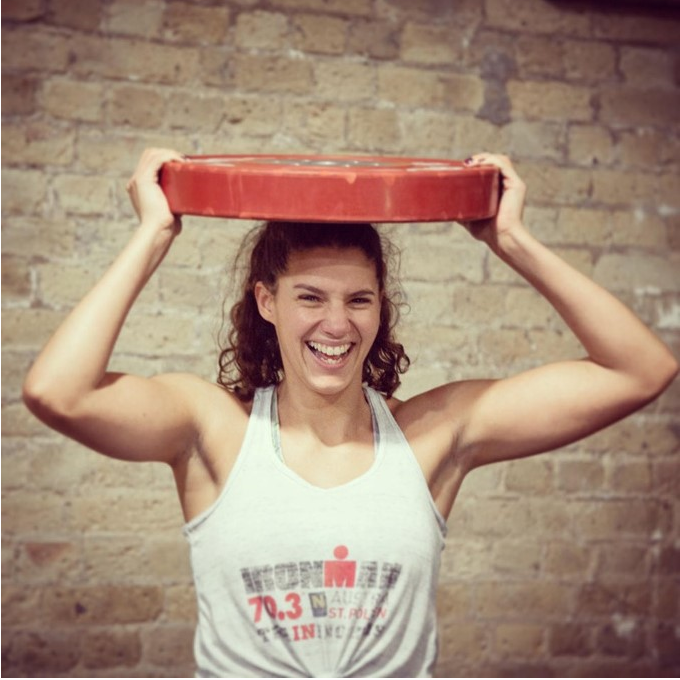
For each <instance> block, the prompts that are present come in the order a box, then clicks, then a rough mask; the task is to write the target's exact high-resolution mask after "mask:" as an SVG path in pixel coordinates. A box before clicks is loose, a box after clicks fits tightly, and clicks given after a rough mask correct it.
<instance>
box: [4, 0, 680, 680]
mask: <svg viewBox="0 0 680 680" xmlns="http://www.w3.org/2000/svg"><path fill="white" fill-rule="evenodd" d="M677 12H678V10H674V11H672V10H670V9H668V8H667V7H666V8H665V9H664V8H660V5H659V4H657V3H655V2H646V3H645V2H642V3H638V4H637V5H635V4H631V3H630V2H623V1H621V2H615V1H613V0H612V2H606V3H602V2H595V1H594V0H593V1H591V2H587V1H586V2H578V3H576V2H570V1H568V0H563V1H558V0H554V1H549V0H230V1H220V0H196V1H193V2H189V1H186V0H185V1H184V2H175V1H171V0H101V1H98V0H5V2H3V6H2V19H3V34H2V39H3V48H4V49H3V52H2V56H3V80H2V95H3V96H2V114H3V128H2V133H3V134H2V163H3V174H2V189H3V199H4V200H3V203H2V211H3V223H2V237H3V239H2V246H3V255H2V264H3V267H2V304H3V312H2V313H3V327H2V332H3V349H2V359H3V363H2V368H3V380H2V416H3V418H2V425H3V450H2V473H3V474H2V494H3V500H2V513H3V523H2V531H3V544H2V559H3V562H2V581H3V584H2V585H3V588H2V605H3V606H2V623H3V635H2V666H3V675H27V676H36V675H47V676H110V675H117V676H143V675H148V676H174V675H182V674H187V675H191V674H192V673H193V667H192V657H191V643H192V633H193V625H194V620H195V605H194V594H193V590H192V585H191V575H190V569H189V563H188V550H187V547H186V545H185V543H184V539H183V537H182V535H181V531H180V528H181V524H182V518H181V514H180V510H179V506H178V503H177V501H176V499H175V496H174V489H173V483H172V479H171V475H170V473H169V472H168V471H167V470H166V469H164V468H162V467H154V466H153V465H131V464H124V463H119V462H116V461H111V460H107V459H104V458H102V457H99V456H96V455H94V454H92V453H91V452H89V451H87V450H85V449H83V448H82V447H80V446H78V445H76V444H73V443H71V442H69V441H67V440H65V439H63V438H62V437H60V436H58V435H55V434H53V433H51V432H50V431H48V430H47V429H46V428H44V427H43V426H42V425H41V424H40V423H38V422H37V421H36V420H34V419H32V418H31V417H30V416H29V415H28V413H27V412H26V410H25V409H24V407H23V406H22V404H21V401H20V385H21V381H22V378H23V375H24V374H25V371H26V369H27V367H28V366H29V364H30V362H31V360H32V359H33V357H34V356H35V354H36V352H37V351H38V349H39V348H40V347H41V345H42V344H43V343H44V342H45V341H46V339H47V338H48V336H49V335H50V333H51V332H52V330H53V329H54V328H55V326H56V325H57V324H58V323H59V321H60V320H61V319H62V318H63V317H64V315H65V314H66V312H67V310H68V309H69V308H70V307H71V306H72V305H73V303H74V302H75V301H77V300H78V299H79V298H80V296H82V295H83V293H84V292H85V291H86V290H87V289H88V287H89V286H90V285H91V284H92V282H93V281H94V280H95V279H96V277H97V276H98V275H99V274H100V273H101V272H102V270H103V268H104V267H105V266H106V265H107V263H108V262H109V261H110V260H111V259H112V257H113V255H114V254H115V253H116V252H117V250H118V249H119V248H120V247H121V245H122V244H123V243H124V242H125V240H126V239H127V238H128V236H129V235H130V233H131V231H132V230H133V229H134V219H133V214H132V211H131V208H130V207H129V205H128V202H127V197H126V195H125V191H124V184H125V181H126V179H127V177H128V176H129V174H130V173H131V171H132V169H133V168H134V165H135V163H136V160H137V158H138V156H139V154H140V153H141V151H142V149H143V148H144V147H146V146H150V145H154V146H172V147H175V148H177V149H179V150H182V151H184V152H187V153H238V152H290V153H293V152H353V153H372V152H374V153H385V154H401V155H413V154H418V155H423V156H445V157H453V158H464V157H466V156H468V155H470V154H471V153H473V152H475V151H478V150H483V149H488V150H498V151H503V152H506V153H508V154H510V155H511V156H512V157H513V158H514V159H515V161H516V162H517V165H518V168H519V170H520V172H521V173H522V175H523V176H524V177H525V178H526V180H527V182H528V184H529V197H528V207H527V211H526V218H527V221H528V224H529V226H530V227H531V229H532V230H533V231H534V233H536V234H537V235H538V236H539V237H540V238H541V239H542V240H543V241H544V242H546V243H547V244H549V245H550V246H551V247H553V248H554V249H555V250H556V251H558V252H559V253H560V254H562V255H563V256H564V257H565V258H566V259H567V260H569V261H570V262H572V263H573V264H574V265H575V266H576V267H578V268H579V269H581V270H583V271H584V272H586V273H587V274H589V275H591V276H593V277H594V278H595V279H596V280H597V281H599V282H601V283H602V284H604V285H605V286H607V287H609V288H610V289H611V290H613V291H614V292H615V293H616V294H618V295H619V296H620V297H621V298H622V299H624V300H625V301H626V302H627V303H628V304H630V305H631V306H632V307H633V308H634V309H635V310H636V311H637V312H638V313H639V314H640V315H641V316H642V318H643V319H644V320H645V321H646V322H647V323H649V324H650V325H651V326H653V327H654V328H656V329H657V331H658V332H659V333H660V334H661V336H662V337H663V338H665V339H666V340H667V341H668V342H669V343H670V344H671V345H672V346H674V347H675V348H676V350H678V345H679V344H680V276H679V274H678V272H679V271H680V269H679V267H678V265H679V263H680V181H679V180H680V136H679V132H678V131H679V128H678V121H679V112H680V60H679V59H678V45H680V17H679V16H678V13H677ZM249 226H250V225H247V224H244V223H239V222H238V221H229V222H225V221H218V220H210V219H198V218H186V219H185V229H184V232H183V234H182V236H181V237H180V239H178V241H177V242H176V244H175V246H174V247H173V250H172V252H171V253H170V254H169V256H168V258H167V260H166V262H165V263H164V264H163V266H162V268H161V269H160V271H159V272H158V274H157V275H156V277H155V278H154V279H153V280H152V281H151V283H150V284H149V286H148V288H147V289H146V290H145V291H144V293H143V295H142V296H141V299H140V300H139V303H138V304H137V306H136V307H135V309H134V310H133V312H132V314H131V316H130V320H129V323H128V325H127V327H126V329H125V331H124V333H123V335H122V337H121V339H120V343H119V345H118V348H117V352H116V356H115V359H114V367H115V368H116V369H120V370H128V371H135V372H139V373H142V374H145V375H148V374H153V373H156V372H159V371H167V370H187V371H192V372H196V373H199V374H201V375H204V376H205V377H207V378H210V379H212V378H213V377H214V375H215V357H216V349H215V340H214V338H215V334H216V332H217V330H218V328H219V324H220V305H221V299H222V297H223V291H224V290H225V286H227V285H228V283H229V272H228V263H229V260H230V258H231V256H232V254H233V253H234V250H235V248H236V245H237V243H238V241H239V239H240V238H241V236H242V234H243V233H244V232H245V231H246V228H247V227H249ZM388 231H389V232H390V233H391V234H392V235H393V238H394V240H395V241H396V242H397V243H398V244H399V245H400V246H401V247H403V249H404V253H403V261H402V275H403V278H404V284H405V289H406V294H407V297H408V302H409V304H410V305H411V312H410V313H409V314H408V315H407V316H406V317H405V319H404V321H403V325H402V330H401V337H402V338H403V340H404V341H405V343H406V345H407V347H408V348H409V350H410V354H411V356H412V358H413V359H414V366H413V368H412V370H411V372H410V373H409V374H408V376H407V379H406V380H405V383H404V386H403V388H402V391H401V396H408V395H409V394H412V393H414V392H415V391H417V390H421V389H424V388H426V387H429V386H432V385H434V384H437V383H440V382H441V381H444V380H452V379H459V378H467V377H472V376H500V375H504V374H506V373H508V372H514V371H518V370H520V369H524V368H527V367H530V366H534V365H536V364H540V363H543V362H545V361H549V360H551V359H555V358H561V357H567V356H573V355H574V354H575V353H578V351H579V350H578V348H577V347H576V346H575V343H574V341H573V340H572V338H571V337H570V335H569V334H568V333H567V332H566V329H565V327H564V326H563V324H562V323H561V322H560V321H559V320H558V319H557V318H556V317H555V315H554V314H553V313H552V311H551V310H550V309H549V308H548V306H547V305H546V304H545V303H544V302H543V301H542V300H541V299H540V298H538V296H537V295H536V294H535V293H534V292H533V291H532V290H531V289H530V288H528V287H527V286H526V285H525V284H524V283H523V282H522V281H521V280H519V279H518V278H517V277H516V276H515V275H514V274H513V273H512V272H511V271H509V270H508V269H507V268H506V267H505V266H503V265H502V264H501V263H499V262H497V261H496V260H495V259H493V258H491V257H489V255H488V253H487V252H486V251H485V249H484V248H483V247H482V246H481V245H480V244H478V243H476V242H474V241H472V240H471V239H470V238H469V237H468V236H467V234H466V233H464V232H463V230H462V229H461V228H460V227H458V226H456V225H452V224H430V225H399V226H390V227H389V228H388ZM679 406H680V389H679V388H678V385H677V384H676V385H675V386H674V387H672V388H671V389H670V390H669V391H668V392H667V393H666V394H664V395H663V397H662V398H661V399H659V400H658V401H657V402H656V403H654V404H652V405H651V406H649V407H648V408H646V409H645V410H644V411H642V412H640V413H638V414H636V415H635V416H633V417H631V418H629V419H627V420H625V421H624V422H622V423H620V424H618V425H616V426H613V427H611V428H609V429H608V430H606V431H604V432H602V433H600V434H598V435H596V436H593V437H591V438H589V439H587V440H585V441H583V442H581V443H579V444H577V445H574V446H570V447H568V448H566V449H563V450H560V451H556V452H554V453H552V454H549V455H545V456H542V457H537V458H534V459H527V460H522V461H518V462H511V463H508V464H503V465H497V466H495V467H490V468H487V469H482V470H479V471H476V472H474V473H473V474H472V475H471V476H470V478H469V479H468V480H467V481H466V482H465V484H464V487H463V490H462V493H461V496H460V500H459V501H458V504H457V507H456V508H455V509H454V512H453V514H452V517H451V520H450V523H449V524H450V533H449V537H448V542H447V548H446V551H445V553H444V560H443V571H442V580H441V589H440V596H439V603H438V608H439V618H440V626H441V653H440V659H439V663H438V667H437V673H438V675H440V676H461V675H492V676H493V675H504V676H514V675H529V676H531V675H547V676H551V675H554V676H570V675H571V676H573V675H576V676H584V675H585V676H590V675H595V676H598V675H600V676H601V675H672V674H677V673H678V672H679V671H680V639H678V638H679V636H680V627H679V622H680V604H679V603H680V578H679V577H680V501H679V500H678V499H679V497H680V493H679V492H680V460H679V457H678V438H679V436H680V425H679V424H678V419H677V414H678V407H679Z"/></svg>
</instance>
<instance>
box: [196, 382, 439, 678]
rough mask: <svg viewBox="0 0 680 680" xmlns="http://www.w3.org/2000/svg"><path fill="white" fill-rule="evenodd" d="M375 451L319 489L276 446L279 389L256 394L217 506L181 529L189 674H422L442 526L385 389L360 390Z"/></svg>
mask: <svg viewBox="0 0 680 680" xmlns="http://www.w3.org/2000/svg"><path fill="white" fill-rule="evenodd" d="M364 390H365V394H366V398H367V399H368V401H369V404H370V406H371V411H372V414H373V432H374V442H375V458H374V461H373V464H372V466H371V468H370V469H369V470H367V471H366V472H365V473H364V474H363V475H361V476H360V477H357V478H356V479H353V480H352V481H350V482H348V483H346V484H343V485H341V486H337V487H333V488H325V489H324V488H319V487H316V486H314V485H312V484H310V483H309V482H307V481H305V480H304V479H302V478H301V477H300V476H299V475H297V474H296V473H295V472H293V471H292V470H291V469H290V468H288V467H287V466H286V464H285V462H284V461H283V458H282V456H281V454H280V444H279V438H278V415H277V409H276V392H275V388H274V387H273V386H272V387H268V388H263V389H259V390H257V392H256V394H255V397H254V402H253V408H252V412H251V416H250V420H249V423H248V427H247V430H246V435H245V438H244V441H243V445H242V447H241V450H240V452H239V455H238V457H237V459H236V463H235V465H234V468H233V470H232V472H231V474H230V476H229V479H228V481H227V483H226V485H225V487H224V489H223V490H222V492H221V494H220V496H219V498H218V499H217V500H216V501H215V503H214V504H213V505H212V506H211V507H210V508H208V509H207V510H206V511H204V512H203V513H202V514H200V515H199V516H197V517H196V518H194V519H193V520H192V521H190V522H189V523H188V524H186V525H185V527H184V533H185V535H186V537H187V539H188V541H189V545H190V549H191V562H192V568H193V573H194V579H195V585H196V595H197V600H198V626H197V629H196V636H195V642H194V653H195V658H196V664H197V672H196V674H197V677H317V678H320V677H321V678H322V677H429V676H431V675H432V670H433V666H434V663H435V660H436V654H437V631H436V612H435V595H436V585H437V578H438V573H439V564H440V555H441V550H442V548H443V546H444V536H445V532H446V524H445V522H444V520H443V518H442V516H441V515H440V513H439V512H438V510H437V508H436V506H435V504H434V502H433V500H432V497H431V495H430V491H429V489H428V487H427V484H426V482H425V478H424V476H423V474H422V471H421V469H420V467H419V465H418V463H417V461H416V459H415V457H414V454H413V452H412V450H411V448H410V446H409V444H408V443H407V441H406V439H405V437H404V435H403V433H402V432H401V430H400V429H399V427H398V425H397V424H396V422H395V420H394V418H393V417H392V414H391V413H390V411H389V408H388V406H387V403H386V402H385V400H384V399H383V397H382V396H381V395H380V394H378V393H377V392H376V391H374V390H372V389H371V388H368V387H366V388H364Z"/></svg>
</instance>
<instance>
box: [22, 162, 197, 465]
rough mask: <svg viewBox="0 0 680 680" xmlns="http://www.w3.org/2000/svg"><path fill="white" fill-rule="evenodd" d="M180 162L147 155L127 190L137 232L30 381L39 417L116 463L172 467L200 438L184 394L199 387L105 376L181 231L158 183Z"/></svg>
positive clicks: (27, 397)
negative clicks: (164, 170)
mask: <svg viewBox="0 0 680 680" xmlns="http://www.w3.org/2000/svg"><path fill="white" fill-rule="evenodd" d="M180 158H181V156H180V155H179V154H177V153H175V152H172V151H164V150H148V151H146V152H145V153H144V155H143V156H142V158H141V160H140V162H139V165H138V167H137V169H136V171H135V173H134V175H133V177H132V179H131V180H130V182H129V184H128V192H129V193H130V197H131V199H132V202H133V205H134V207H135V209H136V211H137V214H138V215H139V218H140V226H139V228H138V229H137V230H136V232H135V233H134V235H133V236H132V238H131V239H130V241H129V243H128V244H127V246H126V247H125V248H124V250H123V251H122V252H121V253H120V255H119V256H118V257H117V259H116V260H115V261H114V263H113V264H112V265H111V267H110V268H109V269H108V271H107V272H106V273H105V274H104V275H103V277H102V278H101V279H100V281H99V282H98V283H97V284H96V285H95V286H94V288H93V289H92V290H91V291H90V292H89V293H88V294H87V295H86V296H85V297H84V298H83V300H81V302H80V303H79V304H78V305H77V306H76V307H75V309H73V311H72V312H71V313H70V315H69V316H68V317H67V318H66V319H65V321H64V322H63V323H62V324H61V326H60V327H59V328H58V329H57V331H56V332H55V334H54V335H53V336H52V338H51V339H50V340H49V342H48V343H47V345H46V346H45V348H44V349H43V350H42V352H41V353H40V355H39V356H38V358H37V359H36V361H35V363H34V364H33V366H32V368H31V370H30V371H29V373H28V375H27V377H26V380H25V383H24V401H25V403H26V405H27V406H28V408H29V409H30V410H31V411H32V412H33V413H34V414H35V415H36V416H37V417H39V418H40V419H41V420H43V421H44V422H45V423H46V424H48V425H49V426H50V427H53V428H54V429H57V430H59V431H60V432H62V433H64V434H66V435H67V436H70V437H72V438H74V439H76V440H78V441H80V442H82V443H84V444H86V445H87V446H90V447H91V448H93V449H95V450H98V451H100V452H102V453H105V454H106V455H109V456H113V457H117V458H128V459H134V460H161V461H165V462H169V463H171V462H172V461H173V460H174V459H175V458H176V457H177V456H178V455H179V454H180V453H181V452H182V451H183V450H184V449H185V448H186V447H187V446H188V444H189V442H190V440H191V438H192V437H193V436H195V424H194V422H193V418H192V414H191V411H190V408H189V407H188V406H187V403H188V400H187V398H186V397H185V396H183V394H184V392H185V389H186V387H187V386H188V387H189V389H192V386H193V389H195V388H196V384H195V381H191V380H190V379H188V378H186V377H181V376H165V377H159V378H155V379H146V378H140V377H136V376H130V375H122V374H112V373H108V372H107V366H108V363H109V359H110V357H111V353H112V351H113V348H114V345H115V343H116V340H117V338H118V335H119V333H120V331H121V328H122V326H123V324H124V322H125V319H126V317H127V315H128V312H129V311H130V308H131V307H132V305H133V303H134V302H135V300H136V299H137V296H138V295H139V293H140V292H141V291H142V289H143V288H144V286H145V285H146V283H147V281H148V280H149V278H150V277H151V275H152V274H153V272H154V271H155V270H156V268H157V267H158V265H159V264H160V263H161V261H162V260H163V258H164V257H165V254H166V253H167V251H168V249H169V248H170V246H171V245H172V243H173V241H174V239H175V237H176V236H177V235H178V234H179V232H180V229H181V224H180V221H179V219H178V218H176V217H175V216H174V215H172V213H170V211H169V209H168V206H167V202H166V201H165V197H164V196H163V193H162V191H161V189H160V187H159V185H158V182H157V176H158V172H159V169H160V167H161V166H162V164H163V163H164V162H165V161H167V160H171V159H173V160H179V159H180Z"/></svg>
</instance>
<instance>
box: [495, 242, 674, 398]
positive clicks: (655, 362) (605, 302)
mask: <svg viewBox="0 0 680 680" xmlns="http://www.w3.org/2000/svg"><path fill="white" fill-rule="evenodd" d="M494 250H495V251H496V253H497V255H498V256H499V257H500V258H501V259H503V260H504V261H505V262H506V263H507V264H508V265H509V266H510V267H512V268H513V269H514V270H515V271H516V272H517V273H518V274H520V275H521V276H522V277H524V278H525V279H526V280H527V281H528V282H529V283H530V284H531V285H532V286H533V287H534V288H536V290H537V291H538V292H539V293H541V294H542V295H543V296H544V297H545V298H546V299H547V301H548V302H549V303H550V304H551V305H552V306H553V307H554V308H555V310H556V311H557V312H558V314H559V315H560V316H561V317H562V318H563V319H564V321H565V322H566V324H567V325H568V326H569V328H570V329H571V330H572V332H573V333H574V334H575V335H576V337H577V338H578V339H579V341H580V342H581V343H582V345H583V347H584V348H585V351H586V353H587V355H588V357H589V358H590V360H592V361H593V362H595V363H597V364H599V365H600V366H603V367H605V368H608V369H612V370H615V371H618V372H621V373H623V374H626V375H629V376H630V377H632V378H634V379H635V380H636V381H638V382H639V383H640V384H641V385H645V386H647V385H648V386H649V388H650V389H651V390H652V391H654V390H656V389H660V388H659V387H657V386H659V385H662V386H665V385H666V384H667V382H668V380H670V379H671V377H672V375H674V374H675V371H676V366H677V362H676V361H675V359H674V358H673V356H672V354H671V353H670V351H669V350H668V348H667V347H666V345H665V344H664V343H663V342H662V341H661V340H659V339H658V338H657V337H656V336H655V335H654V334H653V333H652V332H651V331H650V330H649V329H648V328H647V327H646V326H645V325H644V324H643V323H642V322H641V321H640V319H638V318H637V317H636V316H635V314H633V312H632V311H631V310H630V309H628V308H627V307H626V306H625V305H624V304H623V303H621V302H620V301H619V300H618V299H616V298H615V297H614V296H613V295H611V294H610V293H609V292H608V291H606V290H605V289H604V288H602V287H601V286H599V285H598V284H596V283H595V282H594V281H592V280H591V279H589V278H588V277H587V276H585V275H584V274H582V273H580V272H579V271H577V270H575V269H574V268H573V267H571V266H570V265H569V264H567V263H566V262H565V261H564V260H562V259H561V258H560V257H558V256H557V255H556V254H555V253H553V252H552V251H550V250H549V249H548V248H546V247H545V246H543V245H542V244H541V243H540V242H539V241H537V240H536V239H535V238H534V237H533V236H532V235H531V234H529V233H528V232H527V231H526V230H524V229H514V230H510V231H509V232H507V233H505V234H503V235H502V236H501V237H500V238H499V240H498V242H497V243H496V244H495V246H494Z"/></svg>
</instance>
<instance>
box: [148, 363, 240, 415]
mask: <svg viewBox="0 0 680 680" xmlns="http://www.w3.org/2000/svg"><path fill="white" fill-rule="evenodd" d="M152 380H154V381H155V382H157V383H158V384H160V385H162V386H163V387H164V388H165V389H166V390H168V391H170V392H172V393H173V394H174V396H175V397H176V398H177V399H178V400H181V401H182V402H183V403H184V404H185V406H186V408H187V409H188V410H190V411H191V412H192V413H193V414H194V415H195V416H196V417H197V419H198V420H199V421H201V420H204V417H211V416H212V415H213V413H214V412H218V413H220V414H221V418H222V419H224V420H229V419H230V418H233V417H236V418H238V417H246V418H247V417H248V416H249V415H250V410H251V407H252V402H250V401H248V402H243V401H241V400H240V399H239V398H238V397H237V396H236V395H235V394H234V393H233V392H230V391H229V390H227V389H225V388H224V387H222V386H221V385H218V384H216V383H213V382H210V381H208V380H205V379H204V378H201V377H199V376H197V375H194V374H191V373H162V374H159V375H156V376H154V377H153V378H152Z"/></svg>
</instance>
